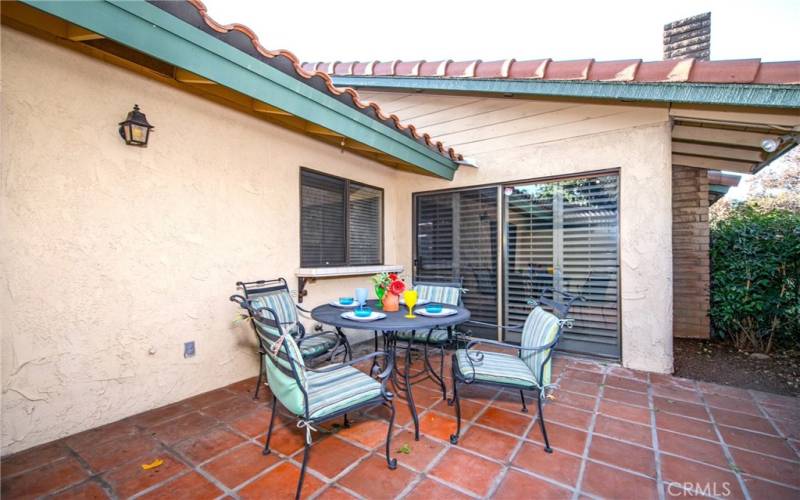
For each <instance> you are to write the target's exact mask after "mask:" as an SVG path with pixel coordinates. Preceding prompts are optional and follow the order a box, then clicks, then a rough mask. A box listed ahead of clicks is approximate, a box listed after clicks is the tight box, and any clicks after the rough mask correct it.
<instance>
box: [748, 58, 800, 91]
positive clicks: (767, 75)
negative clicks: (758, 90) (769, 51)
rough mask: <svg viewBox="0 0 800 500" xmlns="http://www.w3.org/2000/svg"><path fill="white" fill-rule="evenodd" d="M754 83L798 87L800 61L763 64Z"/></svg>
mask: <svg viewBox="0 0 800 500" xmlns="http://www.w3.org/2000/svg"><path fill="white" fill-rule="evenodd" d="M753 83H767V84H776V85H798V84H800V61H782V62H767V63H761V67H760V68H759V70H758V74H756V78H755V80H753Z"/></svg>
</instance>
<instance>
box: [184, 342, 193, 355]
mask: <svg viewBox="0 0 800 500" xmlns="http://www.w3.org/2000/svg"><path fill="white" fill-rule="evenodd" d="M183 357H184V358H193V357H194V340H190V341H189V342H184V343H183Z"/></svg>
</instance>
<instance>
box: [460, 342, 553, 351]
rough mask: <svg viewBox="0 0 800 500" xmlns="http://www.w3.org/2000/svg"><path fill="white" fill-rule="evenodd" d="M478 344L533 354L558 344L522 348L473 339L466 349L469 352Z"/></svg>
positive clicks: (551, 343)
mask: <svg viewBox="0 0 800 500" xmlns="http://www.w3.org/2000/svg"><path fill="white" fill-rule="evenodd" d="M478 344H489V345H494V346H498V347H507V348H509V349H516V350H518V351H533V352H537V351H545V350H547V349H550V348H551V347H553V346H554V345H556V342H555V341H553V342H550V343H549V344H545V345H540V346H534V347H522V346H521V345H514V344H507V343H505V342H500V341H498V340H489V339H473V340H470V342H469V344H467V347H466V349H467V350H469V349H471V348H472V346H475V345H478Z"/></svg>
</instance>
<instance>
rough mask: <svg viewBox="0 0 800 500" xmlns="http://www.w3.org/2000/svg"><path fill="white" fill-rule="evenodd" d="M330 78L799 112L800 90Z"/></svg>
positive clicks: (391, 86)
mask: <svg viewBox="0 0 800 500" xmlns="http://www.w3.org/2000/svg"><path fill="white" fill-rule="evenodd" d="M331 78H332V79H333V82H334V83H335V84H336V85H342V86H347V87H355V88H369V89H376V90H378V89H382V90H394V91H397V90H408V91H416V92H419V91H433V92H452V93H489V94H497V95H509V94H510V95H513V96H528V97H573V98H576V97H577V98H584V99H611V100H615V101H632V102H665V103H686V104H709V105H727V106H755V107H765V108H792V109H798V108H800V85H750V84H728V85H726V84H722V83H719V84H716V83H662V82H653V83H639V82H624V83H623V82H593V81H580V82H569V81H560V80H559V81H555V80H509V79H503V80H496V79H479V78H425V77H395V76H393V77H372V76H334V75H332V76H331Z"/></svg>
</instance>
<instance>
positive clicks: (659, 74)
mask: <svg viewBox="0 0 800 500" xmlns="http://www.w3.org/2000/svg"><path fill="white" fill-rule="evenodd" d="M693 64H694V59H670V60H666V61H652V62H643V63H642V64H640V65H639V71H637V72H636V78H635V80H636V81H637V82H685V81H688V80H689V73H690V72H691V71H692V65H693Z"/></svg>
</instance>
